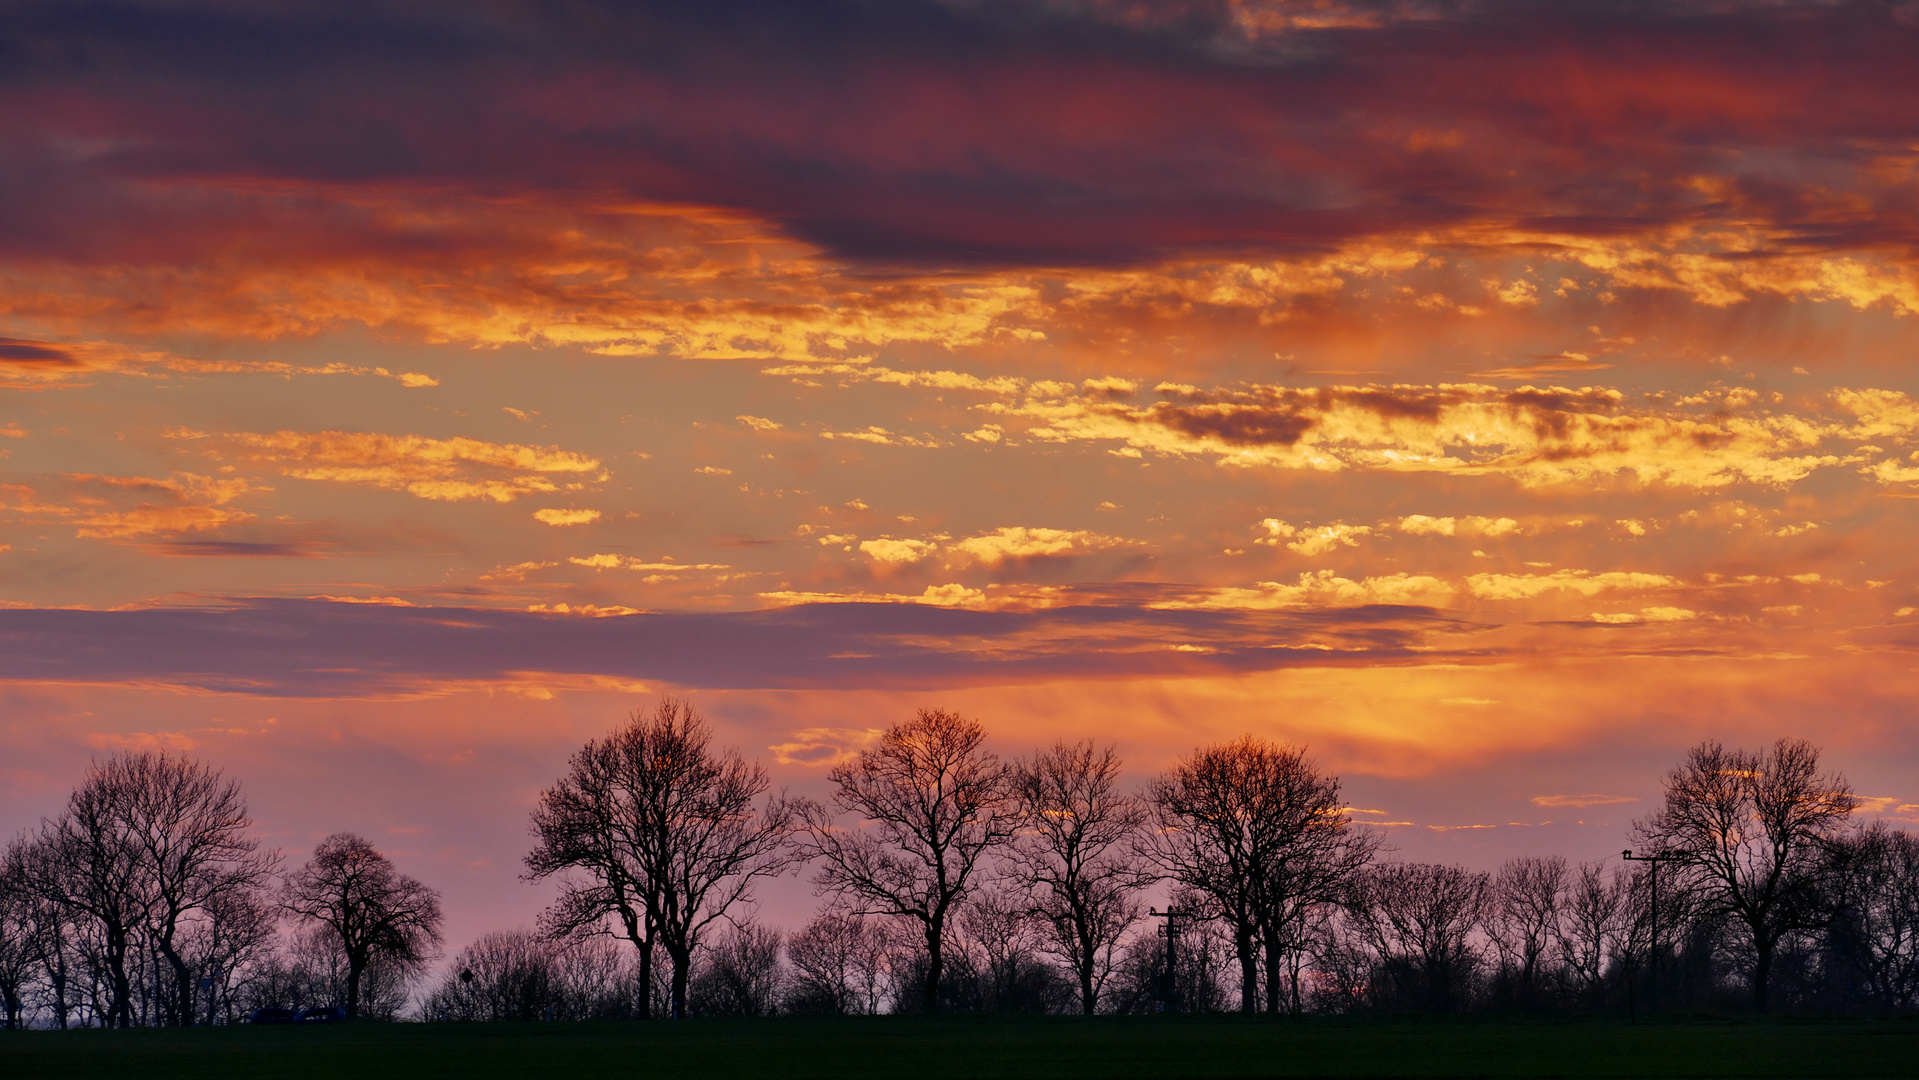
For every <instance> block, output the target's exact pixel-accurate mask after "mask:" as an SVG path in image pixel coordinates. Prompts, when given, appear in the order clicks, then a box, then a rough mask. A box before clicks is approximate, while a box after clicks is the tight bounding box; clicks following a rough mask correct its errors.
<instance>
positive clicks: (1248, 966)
mask: <svg viewBox="0 0 1919 1080" xmlns="http://www.w3.org/2000/svg"><path fill="white" fill-rule="evenodd" d="M1233 950H1234V951H1235V952H1236V953H1238V954H1239V1011H1240V1012H1243V1013H1246V1014H1248V1015H1251V1014H1253V1013H1256V1012H1258V1011H1259V956H1258V954H1256V953H1255V952H1254V951H1253V928H1252V926H1251V925H1249V924H1247V923H1240V924H1239V925H1238V926H1236V927H1234V929H1233Z"/></svg>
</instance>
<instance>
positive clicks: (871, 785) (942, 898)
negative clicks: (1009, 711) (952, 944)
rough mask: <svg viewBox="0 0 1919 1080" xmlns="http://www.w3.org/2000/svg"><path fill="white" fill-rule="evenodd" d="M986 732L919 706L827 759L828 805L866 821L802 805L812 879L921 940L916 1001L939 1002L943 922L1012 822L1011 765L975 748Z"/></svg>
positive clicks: (928, 1006) (930, 1005) (932, 1006)
mask: <svg viewBox="0 0 1919 1080" xmlns="http://www.w3.org/2000/svg"><path fill="white" fill-rule="evenodd" d="M985 741H986V732H985V731H984V729H982V728H981V727H980V725H979V723H978V722H977V721H975V720H969V719H967V718H966V717H963V716H961V715H959V714H958V713H953V712H946V711H943V710H938V709H922V710H920V712H919V715H918V716H916V717H914V718H913V719H912V720H909V721H906V722H905V723H902V724H896V725H894V726H893V727H891V728H889V729H887V731H886V733H885V734H884V735H882V736H880V739H879V742H878V744H877V745H875V746H874V747H873V748H872V749H870V750H864V751H861V752H860V754H859V755H858V756H857V757H855V758H854V759H852V760H851V761H845V762H841V763H840V764H838V765H835V766H834V767H833V769H832V771H831V772H830V773H828V774H827V775H828V779H830V780H831V781H832V782H833V784H834V788H835V790H834V793H833V804H834V806H835V807H836V808H837V809H838V810H840V811H841V812H846V813H852V814H856V815H858V816H859V818H860V819H861V821H862V822H870V823H871V827H870V828H869V827H860V826H855V827H854V828H853V829H850V830H849V829H842V828H841V827H840V826H839V825H838V824H837V823H836V821H835V818H836V815H835V814H834V812H833V810H830V809H828V808H827V807H826V806H824V805H821V804H820V803H817V802H813V801H810V800H809V801H806V802H804V803H802V804H801V810H800V813H801V816H802V818H803V819H804V821H805V823H806V827H807V830H808V832H809V833H810V834H811V836H810V843H809V845H808V848H807V855H808V857H810V858H816V859H818V860H819V861H820V868H819V871H818V876H817V878H816V879H815V880H816V881H817V882H818V884H819V886H820V888H821V889H822V890H823V891H826V892H831V893H835V894H837V895H839V896H840V897H841V898H843V899H844V900H845V901H846V902H847V904H848V905H849V906H850V908H851V909H852V910H854V911H856V912H858V913H861V914H870V915H889V916H893V917H895V918H899V919H903V920H907V921H908V922H911V923H916V924H917V925H918V927H919V929H920V932H921V934H922V936H923V939H924V941H925V947H926V954H925V961H926V965H925V977H924V978H923V979H922V980H921V985H920V994H921V1004H922V1007H923V1008H925V1010H926V1011H927V1012H933V1011H936V1010H937V1009H938V1007H939V987H940V976H941V973H942V972H943V970H944V965H945V947H946V931H947V924H948V921H949V920H950V918H951V917H952V915H953V909H954V907H955V905H956V904H958V903H959V902H960V901H961V900H963V899H964V898H965V897H966V896H967V894H968V893H969V892H971V891H972V890H973V888H974V887H975V884H976V882H975V875H976V873H977V872H978V871H979V869H980V863H981V861H982V860H983V859H984V858H985V857H986V855H987V854H988V853H990V852H992V851H994V850H996V849H998V848H1000V847H1001V846H1002V845H1003V844H1005V843H1006V841H1007V839H1008V838H1009V837H1010V836H1011V835H1012V834H1013V831H1014V830H1015V829H1016V828H1017V826H1018V822H1019V815H1018V812H1017V807H1016V805H1015V804H1014V802H1013V799H1012V797H1011V790H1010V786H1011V785H1010V779H1011V770H1010V769H1008V767H1007V766H1006V765H1004V764H1002V763H1001V762H1000V760H999V759H998V758H997V757H996V756H995V755H993V754H992V753H990V752H989V751H987V750H986V749H985V747H984V743H985Z"/></svg>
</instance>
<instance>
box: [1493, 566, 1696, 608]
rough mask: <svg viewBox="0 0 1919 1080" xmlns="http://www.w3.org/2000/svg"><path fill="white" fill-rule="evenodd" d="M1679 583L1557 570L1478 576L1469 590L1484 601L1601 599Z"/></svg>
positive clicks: (1650, 576) (1632, 575) (1633, 575)
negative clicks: (1558, 596)
mask: <svg viewBox="0 0 1919 1080" xmlns="http://www.w3.org/2000/svg"><path fill="white" fill-rule="evenodd" d="M1678 584H1679V581H1678V580H1677V579H1675V578H1670V577H1667V576H1665V575H1664V574H1643V573H1638V572H1635V571H1619V570H1614V571H1607V572H1606V573H1603V574H1594V573H1591V572H1590V571H1586V570H1556V571H1554V572H1553V573H1550V574H1474V575H1472V576H1470V577H1468V578H1467V579H1466V587H1467V589H1468V590H1469V591H1471V593H1472V594H1473V595H1474V596H1476V597H1479V598H1480V599H1482V600H1531V599H1533V598H1534V597H1537V596H1541V595H1543V594H1545V593H1549V592H1560V591H1564V592H1571V593H1577V594H1579V595H1580V596H1597V595H1598V594H1600V593H1602V592H1607V591H1609V590H1617V589H1668V588H1673V587H1675V586H1677V585H1678ZM1671 610H1677V609H1671ZM1595 617H1597V616H1595ZM1687 617H1690V615H1688V616H1687Z"/></svg>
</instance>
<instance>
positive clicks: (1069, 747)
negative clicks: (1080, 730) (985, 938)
mask: <svg viewBox="0 0 1919 1080" xmlns="http://www.w3.org/2000/svg"><path fill="white" fill-rule="evenodd" d="M1119 771H1120V758H1119V753H1118V751H1117V750H1115V749H1114V748H1113V747H1111V746H1106V747H1095V746H1094V745H1093V743H1092V742H1091V741H1090V740H1088V741H1085V742H1079V743H1066V742H1059V743H1055V744H1054V745H1053V747H1052V748H1051V749H1048V750H1041V751H1039V752H1038V753H1036V754H1034V755H1033V756H1032V757H1031V758H1030V759H1027V760H1023V761H1018V762H1015V763H1014V766H1013V791H1014V794H1015V796H1016V797H1017V799H1018V800H1019V810H1020V816H1021V818H1022V828H1021V830H1020V835H1019V836H1018V837H1017V838H1016V839H1015V840H1014V842H1013V844H1012V847H1011V852H1012V860H1011V862H1012V868H1013V873H1014V877H1015V878H1016V879H1017V880H1018V882H1019V883H1020V885H1021V886H1022V887H1023V888H1024V890H1025V892H1026V894H1027V897H1028V899H1029V902H1030V903H1031V904H1032V907H1033V910H1034V912H1035V913H1036V914H1038V915H1039V916H1040V917H1041V918H1042V919H1043V920H1044V921H1045V924H1046V926H1047V929H1048V930H1049V931H1050V933H1049V935H1048V944H1049V946H1050V947H1049V949H1048V951H1049V952H1051V953H1053V954H1054V955H1055V956H1057V957H1058V958H1059V959H1060V960H1063V961H1064V962H1065V963H1066V965H1067V967H1068V968H1069V969H1070V970H1071V971H1072V972H1073V975H1074V977H1075V978H1076V979H1077V980H1078V983H1079V998H1080V1009H1081V1011H1082V1012H1084V1013H1085V1014H1086V1015H1087V1016H1091V1015H1093V1013H1095V1012H1096V1011H1098V1006H1099V995H1100V990H1101V989H1102V988H1103V987H1104V985H1105V983H1106V980H1107V978H1108V977H1109V976H1110V975H1111V974H1112V971H1113V965H1114V962H1115V959H1116V951H1117V949H1118V948H1119V942H1120V939H1121V938H1122V937H1124V936H1125V934H1126V931H1127V930H1128V929H1129V928H1130V927H1131V926H1132V925H1133V924H1134V923H1135V922H1137V921H1138V920H1139V916H1140V908H1141V904H1140V901H1139V891H1140V889H1141V888H1142V887H1143V886H1144V885H1145V884H1147V883H1148V882H1149V881H1150V880H1151V879H1152V877H1153V875H1152V874H1151V873H1150V872H1149V871H1146V870H1144V869H1143V868H1142V867H1141V865H1140V862H1139V858H1138V854H1137V848H1138V844H1137V843H1136V841H1137V839H1138V837H1139V831H1140V828H1141V826H1142V825H1144V823H1145V821H1146V811H1145V808H1144V807H1142V806H1141V805H1140V803H1139V801H1138V800H1137V799H1135V798H1133V797H1132V796H1131V795H1129V794H1127V793H1126V792H1123V791H1121V790H1120V789H1119Z"/></svg>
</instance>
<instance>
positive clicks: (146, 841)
mask: <svg viewBox="0 0 1919 1080" xmlns="http://www.w3.org/2000/svg"><path fill="white" fill-rule="evenodd" d="M86 785H87V786H95V787H98V788H99V789H100V791H101V793H102V794H103V795H104V796H105V797H107V798H108V799H110V800H112V801H113V803H114V804H115V806H116V807H117V813H118V815H119V817H120V820H121V823H122V826H123V827H124V828H125V829H126V830H127V833H128V835H129V838H130V839H131V842H132V843H133V845H134V849H135V857H136V859H137V860H138V865H139V868H140V873H141V874H142V876H143V877H144V878H145V879H146V884H147V886H148V888H149V889H150V895H151V897H152V903H151V904H150V906H149V907H148V908H147V919H146V927H145V929H146V933H147V936H148V938H149V940H151V942H152V943H153V946H154V948H155V949H157V950H158V951H159V953H160V955H161V956H162V957H164V958H165V959H166V962H167V966H168V967H170V968H172V970H173V975H174V986H173V999H174V1000H173V1002H172V1005H171V1011H172V1014H173V1019H174V1022H175V1023H177V1024H182V1025H185V1024H191V1023H192V1022H193V1017H194V1012H195V1010H194V1004H193V992H194V986H195V984H196V982H197V980H196V979H195V977H194V972H193V969H192V964H191V963H190V962H189V960H188V958H187V956H186V954H185V952H184V951H183V950H182V948H181V939H182V936H183V935H184V933H185V932H186V931H187V929H188V927H187V919H188V917H189V916H192V915H196V914H203V913H205V912H207V911H208V909H209V908H211V907H213V906H214V905H217V904H219V903H220V902H221V901H222V899H223V898H224V897H226V896H228V895H231V894H233V893H236V892H247V891H255V890H259V889H261V888H264V887H265V886H266V885H267V883H268V881H269V880H270V877H271V875H272V873H273V870H274V866H275V864H276V862H277V857H276V856H275V855H273V854H272V853H271V852H266V851H262V850H261V849H260V845H259V842H258V841H257V840H254V839H253V838H252V837H250V836H248V835H247V831H248V830H249V829H251V828H252V827H253V818H252V817H251V815H249V814H248V812H247V806H246V801H245V800H244V799H243V798H242V797H241V795H240V784H239V781H237V780H229V779H227V778H226V777H225V776H223V775H221V773H220V771H219V770H217V769H214V768H212V767H211V766H208V765H206V764H204V763H201V762H197V761H191V760H188V759H185V758H180V757H175V756H173V755H171V754H165V753H160V754H148V753H140V754H125V755H121V756H118V757H114V758H110V759H108V761H107V762H106V763H105V764H104V765H96V766H95V767H94V769H93V771H92V772H91V773H89V775H88V778H87V781H86Z"/></svg>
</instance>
